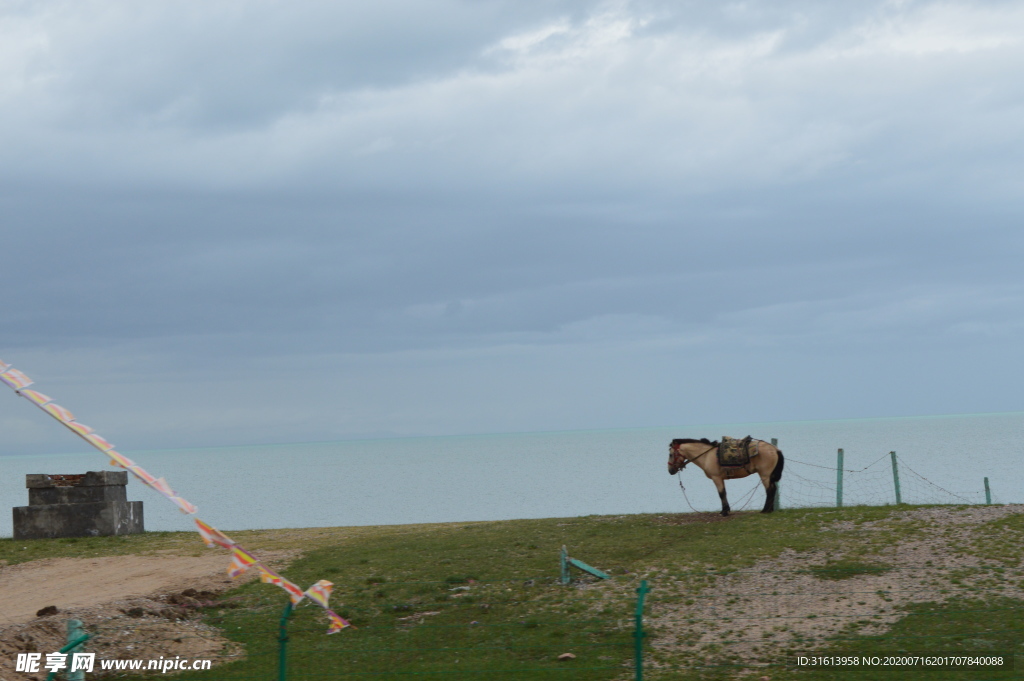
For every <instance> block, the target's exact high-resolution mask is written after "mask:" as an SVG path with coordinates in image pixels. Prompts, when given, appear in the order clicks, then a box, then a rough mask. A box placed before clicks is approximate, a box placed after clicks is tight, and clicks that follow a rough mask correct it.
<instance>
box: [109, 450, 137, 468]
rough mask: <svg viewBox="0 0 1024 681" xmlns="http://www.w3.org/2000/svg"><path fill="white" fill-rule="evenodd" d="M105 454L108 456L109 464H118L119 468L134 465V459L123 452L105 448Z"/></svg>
mask: <svg viewBox="0 0 1024 681" xmlns="http://www.w3.org/2000/svg"><path fill="white" fill-rule="evenodd" d="M107 456H109V457H110V465H111V466H120V467H121V468H128V467H129V466H134V465H135V462H134V461H132V460H131V459H129V458H128V457H127V456H125V455H124V454H121V453H120V452H115V451H114V450H113V449H108V450H107Z"/></svg>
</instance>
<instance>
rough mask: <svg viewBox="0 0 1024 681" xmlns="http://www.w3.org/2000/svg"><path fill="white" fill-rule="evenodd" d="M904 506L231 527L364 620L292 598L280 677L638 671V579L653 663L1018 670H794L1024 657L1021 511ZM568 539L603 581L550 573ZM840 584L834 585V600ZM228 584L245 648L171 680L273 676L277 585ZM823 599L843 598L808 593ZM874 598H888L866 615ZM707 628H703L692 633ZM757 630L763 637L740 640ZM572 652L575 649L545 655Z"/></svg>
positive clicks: (34, 550)
mask: <svg viewBox="0 0 1024 681" xmlns="http://www.w3.org/2000/svg"><path fill="white" fill-rule="evenodd" d="M908 508H909V507H899V508H897V507H859V508H845V509H805V510H786V511H783V512H779V513H775V514H773V515H761V514H757V513H750V514H739V515H736V516H733V517H731V518H729V519H725V520H723V519H720V518H719V517H718V516H695V515H693V514H685V515H634V516H612V517H607V516H606V517H583V518H563V519H543V520H512V521H502V522H483V523H459V524H444V525H419V526H416V525H413V526H401V527H389V528H330V529H318V530H313V529H309V530H299V531H284V530H276V531H253V532H236V533H231V534H232V536H234V537H235V538H236V539H237V540H239V541H240V542H242V543H243V544H244V545H246V546H247V547H251V548H278V549H280V548H284V549H299V550H301V551H302V552H303V554H302V556H301V557H300V558H298V559H297V560H295V561H294V562H293V563H292V564H291V565H290V566H289V567H288V568H287V569H286V570H285V571H284V574H286V576H288V577H289V579H291V580H292V581H294V582H296V583H298V584H301V585H304V586H307V585H309V584H311V583H313V582H314V581H316V580H318V579H328V580H330V581H332V582H334V583H335V592H334V596H333V597H332V604H333V605H334V607H335V609H336V610H337V611H338V612H339V613H340V614H341V615H342V616H344V617H346V618H348V619H350V620H351V621H352V622H353V623H354V624H355V625H356V627H357V628H355V629H346V630H344V631H342V632H340V633H338V634H335V635H332V636H326V635H325V633H324V632H325V631H326V628H327V622H326V619H325V618H324V617H323V616H322V614H321V611H320V610H319V608H316V607H300V608H298V609H297V611H296V612H295V613H294V615H293V616H292V617H291V619H290V621H289V636H290V641H289V644H288V655H289V676H288V678H291V679H314V678H315V679H321V678H360V679H362V678H366V679H378V678H395V679H398V678H402V679H450V680H454V679H474V678H480V679H483V678H495V679H510V680H511V679H515V680H519V679H546V678H550V679H595V680H601V679H620V680H625V679H631V678H633V675H634V672H633V668H632V659H633V650H634V649H633V638H632V635H633V614H634V609H635V604H636V589H637V586H638V585H639V583H640V581H641V580H644V579H646V580H647V581H648V582H649V584H650V587H651V589H652V590H651V592H650V594H649V595H648V607H647V609H646V614H647V618H648V619H647V622H648V624H647V638H646V639H645V674H644V676H645V678H647V679H655V680H656V679H709V680H710V679H739V678H751V679H760V678H761V677H762V676H768V677H769V678H770V679H772V680H773V681H779V680H785V679H808V680H814V679H906V678H927V679H935V680H942V681H946V680H953V679H957V680H960V679H963V680H965V681H966V680H968V679H973V680H977V681H980V680H982V679H1011V678H1024V669H1020V670H1017V671H1010V670H988V671H964V670H940V669H929V670H913V671H911V670H907V669H904V668H888V669H880V668H871V669H865V668H863V667H858V668H848V667H844V668H842V669H837V668H827V669H822V668H795V667H794V666H793V661H794V660H795V658H796V656H797V655H800V654H806V653H813V654H815V655H844V656H854V655H855V656H865V655H868V656H881V657H884V656H886V655H890V654H902V653H907V652H916V653H941V652H979V653H994V652H1000V653H1016V654H1017V656H1018V657H1017V660H1018V664H1019V663H1021V660H1022V659H1024V658H1021V657H1020V655H1021V653H1022V652H1024V645H1022V642H1024V637H1022V635H1024V609H1022V608H1024V601H1022V600H1021V593H1022V590H1024V571H1022V568H1024V566H1022V565H1021V557H1022V553H1024V548H1022V547H1024V543H1022V539H1024V515H1022V514H1015V515H1010V516H1008V517H1005V518H1001V519H998V520H991V521H984V522H978V523H975V524H974V525H970V526H969V528H968V530H969V531H968V532H967V533H966V535H965V534H964V532H963V527H962V526H957V525H949V524H947V525H939V524H936V523H935V522H934V521H929V520H927V518H926V519H924V520H922V519H921V518H918V517H914V516H913V514H907V513H906V511H907V510H908ZM951 513H952V514H953V515H952V517H953V518H954V519H955V518H957V517H959V516H956V513H958V511H957V512H951ZM958 527H959V528H960V529H959V530H957V528H958ZM965 536H966V537H968V539H966V540H965V538H964V537H965ZM912 544H913V545H914V546H927V547H929V550H930V551H933V554H929V555H935V556H939V555H942V556H943V559H942V560H944V561H945V562H934V561H932V560H929V561H928V562H932V563H933V564H932V565H931V566H929V565H925V564H912V565H911V564H907V563H906V561H904V560H901V559H900V551H901V547H904V546H906V547H910V546H911V545H912ZM562 545H566V546H568V548H569V551H570V554H571V555H573V556H574V557H577V558H580V559H582V560H584V561H586V562H587V563H589V564H591V565H594V566H596V567H599V568H601V569H602V570H604V571H606V572H608V573H610V574H611V575H612V576H613V579H611V580H608V581H600V580H596V579H594V578H591V577H587V578H585V579H583V578H581V579H578V580H577V581H576V582H575V583H574V584H573V585H571V586H563V585H561V584H559V583H557V577H558V550H559V548H560V547H561V546H562ZM23 546H24V544H22V545H20V546H19V545H15V543H13V542H12V541H11V540H0V559H3V560H7V561H8V562H18V561H22V560H28V559H36V558H40V557H49V556H54V555H68V556H91V555H110V554H117V553H133V552H157V551H164V552H166V551H175V552H190V551H200V550H206V549H202V547H201V545H200V546H199V548H196V546H197V544H196V542H195V539H194V535H189V534H184V533H155V534H151V535H145V536H140V537H127V538H99V539H82V540H78V541H75V540H52V541H40V542H32V544H31V547H30V548H28V549H26V548H23ZM908 550H909V549H908ZM936 552H938V553H936ZM935 560H936V561H938V559H935ZM226 562H227V559H226V558H225V563H226ZM772 570H777V571H778V572H779V575H780V577H779V579H782V578H783V577H784V578H785V579H791V580H803V581H797V582H791V583H793V584H800V585H802V586H800V587H799V588H800V589H801V590H802V593H798V594H792V593H787V592H785V591H784V590H782V591H777V593H775V594H773V593H771V592H770V591H767V590H764V592H763V593H751V594H746V595H744V594H743V593H741V594H739V595H733V594H732V592H733V591H735V590H736V589H737V588H739V587H737V586H736V585H740V586H742V585H743V584H745V582H743V579H745V578H746V577H745V576H746V575H750V578H751V579H755V578H756V579H759V580H764V579H766V575H768V573H770V572H771V571H772ZM910 570H916V571H917V572H913V574H912V575H910V573H909V572H908V571H910ZM783 573H785V574H783ZM900 575H910V576H911V577H913V579H914V580H917V581H914V582H913V585H919V586H914V589H915V590H914V591H913V594H912V595H913V597H912V598H909V599H908V597H907V596H906V595H905V594H904V595H900V593H898V592H907V591H908V589H907V588H906V585H904V586H903V587H900V588H895V587H885V586H883V587H879V588H877V589H876V588H875V586H877V585H878V584H882V582H880V581H875V582H872V581H870V580H894V579H896V578H897V577H899V576H900ZM577 576H579V574H577ZM888 583H889V582H886V584H888ZM893 583H895V582H893ZM906 584H910V582H907V583H906ZM730 585H731V586H730ZM858 585H874V586H871V587H870V588H871V589H872V590H873V591H874V592H875V593H871V594H869V595H868V596H858V595H856V594H860V593H862V591H858V588H860V587H858ZM768 588H770V587H768ZM864 588H867V587H864ZM837 589H845V591H842V592H837V591H836V590H837ZM834 593H842V594H843V595H839V596H829V594H834ZM227 596H228V600H227V601H226V603H227V604H229V605H231V606H235V607H227V605H225V606H222V607H212V608H209V609H207V610H206V611H204V613H203V615H202V617H203V618H204V620H205V621H206V622H207V623H209V624H210V625H212V626H214V627H216V628H217V629H219V630H220V631H221V632H222V633H223V635H224V636H225V637H226V638H228V639H230V640H233V641H236V642H238V643H240V644H242V645H244V647H245V650H246V657H245V659H244V660H241V661H237V662H232V663H229V664H225V665H222V666H220V667H218V668H215V669H214V670H213V671H210V672H190V673H186V674H182V675H180V676H178V677H176V678H180V679H187V680H191V679H197V680H198V679H204V680H209V679H225V680H235V679H238V680H240V679H257V678H259V679H274V678H277V676H276V674H277V668H278V667H277V666H278V645H279V644H278V635H279V634H278V626H279V622H280V619H281V613H282V609H283V607H284V605H285V602H286V599H285V598H284V596H283V593H282V592H281V591H280V590H278V589H277V588H275V587H272V586H270V585H263V584H259V583H251V584H247V585H244V586H242V587H240V588H238V589H236V590H234V591H232V592H229V594H228V595H227ZM784 596H785V597H786V599H787V600H786V601H785V602H786V603H787V604H788V605H785V606H783V597H784ZM816 599H817V600H816ZM826 599H831V600H833V601H843V605H844V607H845V606H846V605H848V606H849V607H848V609H846V610H837V611H835V612H833V610H835V608H833V607H832V606H831V605H828V607H826V606H825V605H823V606H821V607H822V608H823V609H821V610H819V609H816V608H817V607H818V606H816V605H815V604H816V603H818V602H819V601H822V602H823V601H824V600H826ZM858 599H860V600H858ZM901 599H902V600H901ZM793 603H796V606H794V605H793ZM857 603H863V604H864V605H857ZM873 604H878V605H879V606H883V607H884V608H888V610H887V611H884V612H883V610H878V612H874V611H873V610H872V608H874V607H875V605H873ZM237 606H241V607H237ZM793 607H798V608H804V609H803V610H800V609H797V610H793V609H792V608H793ZM698 608H699V610H698ZM787 608H788V609H787ZM716 611H717V612H718V613H719V615H718V616H711V617H709V616H708V612H716ZM780 613H781V614H780ZM794 613H795V614H794ZM829 613H832V614H829ZM879 613H881V614H879ZM886 613H888V614H886ZM672 617H675V618H676V619H672ZM798 618H799V622H797V619H798ZM825 618H828V621H829V622H830V623H831V624H830V625H829V626H828V627H825V626H824V622H825ZM769 619H770V621H768V620H769ZM755 620H756V621H755ZM819 622H820V623H822V624H820V625H819V624H818V623H819ZM676 623H678V624H676ZM755 624H756V625H757V626H758V627H760V628H759V629H756V631H757V632H758V633H757V635H756V637H755V636H754V634H753V633H751V632H753V631H755V629H753V627H754V625H755ZM768 624H771V625H772V626H771V628H769V627H768ZM797 624H799V626H797ZM711 630H714V632H715V634H714V636H712V637H711V638H710V639H708V638H707V635H708V632H709V631H711ZM701 636H704V637H705V638H704V639H703V643H701V644H700V645H697V644H695V643H694V642H695V641H697V640H698V639H700V637H701ZM751 638H756V639H757V641H756V643H757V644H758V645H757V646H756V647H757V650H756V651H754V650H753V644H749V645H748V643H746V641H747V640H748V639H751ZM567 652H568V653H573V654H574V655H575V659H572V660H569V661H558V660H557V657H558V655H559V654H561V653H567Z"/></svg>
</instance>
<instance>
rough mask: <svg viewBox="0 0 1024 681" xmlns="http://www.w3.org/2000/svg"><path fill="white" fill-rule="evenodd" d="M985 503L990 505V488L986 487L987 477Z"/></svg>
mask: <svg viewBox="0 0 1024 681" xmlns="http://www.w3.org/2000/svg"><path fill="white" fill-rule="evenodd" d="M985 504H986V505H988V506H991V505H992V490H990V489H989V488H988V478H985Z"/></svg>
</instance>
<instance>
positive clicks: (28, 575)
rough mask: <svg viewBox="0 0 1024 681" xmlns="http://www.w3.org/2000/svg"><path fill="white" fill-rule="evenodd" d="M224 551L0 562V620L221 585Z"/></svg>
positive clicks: (223, 584)
mask: <svg viewBox="0 0 1024 681" xmlns="http://www.w3.org/2000/svg"><path fill="white" fill-rule="evenodd" d="M227 564H228V558H227V556H226V554H224V553H221V552H218V553H217V554H211V555H208V556H201V557H194V558H193V557H184V556H108V557H105V558H51V559H48V560H37V561H32V562H30V563H20V564H18V565H14V566H10V567H3V568H0V626H5V625H9V624H20V623H24V622H28V621H30V620H32V619H34V618H35V616H36V612H37V611H38V610H40V609H42V608H44V607H47V606H51V605H52V606H56V607H57V608H58V609H59V610H60V611H68V610H75V609H81V608H88V607H92V606H96V605H100V604H102V603H106V602H108V601H115V600H116V601H120V600H125V599H127V598H131V597H139V596H148V595H150V594H154V593H157V592H163V591H181V590H183V589H188V588H195V589H197V590H209V591H223V590H224V589H225V588H227V587H228V586H229V585H230V583H231V580H230V579H229V578H228V577H227V575H226V574H225V567H226V566H227Z"/></svg>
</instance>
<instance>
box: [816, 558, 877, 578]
mask: <svg viewBox="0 0 1024 681" xmlns="http://www.w3.org/2000/svg"><path fill="white" fill-rule="evenodd" d="M890 570H892V566H891V565H880V564H874V563H864V562H861V561H859V560H830V561H828V562H827V563H825V564H824V565H818V566H814V567H811V568H808V570H807V571H808V572H809V573H810V574H812V575H814V576H815V577H817V578H818V579H831V580H837V579H850V578H851V577H856V576H857V575H881V574H884V573H886V572H888V571H890Z"/></svg>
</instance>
